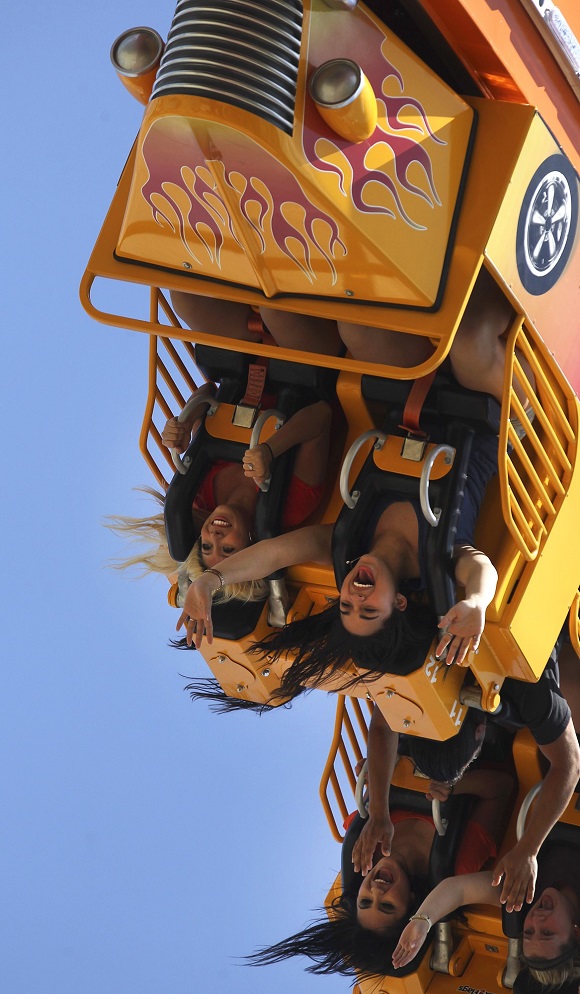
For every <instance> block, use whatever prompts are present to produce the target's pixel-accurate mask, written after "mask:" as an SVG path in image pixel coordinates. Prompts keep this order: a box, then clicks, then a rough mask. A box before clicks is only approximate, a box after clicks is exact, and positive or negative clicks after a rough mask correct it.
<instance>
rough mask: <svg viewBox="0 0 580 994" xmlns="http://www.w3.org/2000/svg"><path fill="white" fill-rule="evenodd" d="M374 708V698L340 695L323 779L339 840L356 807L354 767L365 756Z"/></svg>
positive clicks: (330, 818)
mask: <svg viewBox="0 0 580 994" xmlns="http://www.w3.org/2000/svg"><path fill="white" fill-rule="evenodd" d="M372 709H373V704H372V702H371V701H368V700H366V701H365V700H364V699H363V700H360V699H359V698H358V697H346V696H345V695H344V694H339V695H338V697H337V702H336V718H335V722H334V733H333V736H332V741H331V744H330V750H329V753H328V758H327V760H326V764H325V767H324V770H323V773H322V777H321V780H320V800H321V801H322V807H323V808H324V812H325V814H326V817H327V820H328V824H329V826H330V831H331V832H332V835H333V837H334V838H335V839H336V841H337V842H342V840H343V839H344V834H345V833H344V829H343V822H344V820H345V818H346V817H347V816H348V815H349V814H351V813H352V812H353V811H354V810H355V808H356V800H355V790H356V779H357V778H356V773H355V767H356V765H357V763H360V762H361V761H362V760H363V759H364V758H365V757H366V752H367V742H368V719H369V717H370V715H371V713H372Z"/></svg>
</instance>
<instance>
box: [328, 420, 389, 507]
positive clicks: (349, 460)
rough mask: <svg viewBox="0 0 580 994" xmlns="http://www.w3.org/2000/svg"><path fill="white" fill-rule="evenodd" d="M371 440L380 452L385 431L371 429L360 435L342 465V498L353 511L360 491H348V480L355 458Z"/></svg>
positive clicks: (383, 442)
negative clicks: (370, 439) (372, 439)
mask: <svg viewBox="0 0 580 994" xmlns="http://www.w3.org/2000/svg"><path fill="white" fill-rule="evenodd" d="M369 438H375V439H376V442H375V444H374V448H375V449H377V450H379V449H382V447H383V445H384V444H385V441H386V439H387V436H386V435H385V433H384V431H377V429H376V428H369V430H368V431H363V433H362V435H359V437H358V438H357V439H355V441H354V442H353V443H352V445H351V447H350V449H349V450H348V452H347V454H346V456H345V457H344V462H343V464H342V469H341V471H340V496H341V497H342V499H343V501H344V503H345V504H346V506H347V507H350V509H351V511H352V509H353V507H354V506H355V504H356V502H357V500H358V499H359V497H360V494H359V492H358V490H353V492H352V494H351V493H350V492H349V489H348V478H349V476H350V471H351V468H352V464H353V462H354V458H355V456H356V454H357V452H358V450H359V449H360V448H361V446H362V445H364V443H365V442H368V440H369Z"/></svg>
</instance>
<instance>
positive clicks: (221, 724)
mask: <svg viewBox="0 0 580 994" xmlns="http://www.w3.org/2000/svg"><path fill="white" fill-rule="evenodd" d="M172 13H173V9H172V2H171V0H168V2H167V4H166V5H164V4H160V3H156V4H154V3H152V2H151V0H143V2H141V3H136V2H129V0H124V2H122V3H118V2H116V3H113V2H111V0H102V2H100V3H98V4H78V3H74V4H73V3H65V2H62V0H61V2H58V0H57V2H55V3H53V4H51V5H46V4H41V3H39V2H38V0H34V2H33V3H31V4H28V5H19V4H11V5H10V6H9V8H8V10H7V11H6V12H5V19H4V23H5V33H4V80H5V88H6V86H7V88H8V94H6V89H5V94H4V107H5V115H4V116H5V119H6V117H7V122H6V123H5V125H4V142H3V153H2V156H1V158H0V169H1V174H2V191H3V224H2V228H3V231H4V238H3V260H2V267H1V274H2V297H3V302H4V309H5V321H4V335H3V352H4V354H3V362H2V364H1V367H0V369H1V371H0V376H1V379H2V391H1V403H2V413H3V419H2V423H3V426H4V439H5V442H4V449H5V455H4V466H5V476H4V485H3V487H2V510H3V520H4V542H3V547H4V549H5V553H4V555H3V560H4V585H3V596H2V601H1V603H2V630H3V633H4V639H3V642H4V647H5V651H4V652H3V687H2V691H3V692H2V695H1V703H0V709H1V711H2V715H1V722H0V729H1V730H0V748H1V751H2V756H3V762H2V764H1V770H0V778H1V787H0V790H1V796H2V807H3V816H2V832H1V838H2V843H1V850H2V879H3V884H2V901H1V902H0V913H1V916H2V921H1V935H2V947H3V951H2V959H1V966H0V976H1V977H2V989H3V990H4V991H6V992H8V994H73V992H74V994H80V992H82V994H97V992H98V994H102V992H103V991H107V994H121V992H123V994H126V992H128V991H131V992H132V991H135V992H139V994H161V992H163V994H193V992H197V991H200V990H204V989H206V985H207V988H208V989H216V988H219V990H220V991H231V992H235V994H238V992H239V994H245V992H248V994H249V992H252V994H261V992H266V991H268V992H271V990H272V988H275V989H276V991H277V994H296V992H298V991H300V992H301V994H302V992H304V994H307V992H308V991H310V990H312V991H319V992H321V994H322V992H323V991H333V992H334V991H347V990H348V988H349V982H348V980H346V979H344V978H340V977H331V978H316V977H311V976H309V975H307V974H305V973H304V972H303V966H304V965H306V964H305V963H301V962H298V961H296V962H294V963H291V964H287V965H284V966H278V967H270V968H268V969H263V970H252V971H250V970H248V969H246V968H243V967H240V966H237V965H236V960H235V957H236V956H239V955H242V954H244V953H247V952H250V951H252V949H253V948H255V947H256V946H257V945H259V944H261V943H268V942H273V941H276V940H277V939H279V938H282V937H284V936H286V935H288V934H289V933H290V932H292V931H294V930H296V929H298V928H300V927H301V926H302V925H303V924H304V923H305V922H306V921H307V920H308V919H309V918H310V917H311V910H312V909H314V908H316V907H318V906H320V905H321V904H322V902H323V899H324V896H325V894H326V891H327V889H328V886H329V885H330V883H331V881H332V879H333V877H334V874H335V872H336V870H337V869H338V866H339V855H340V854H339V847H338V846H337V844H336V843H335V842H334V841H333V840H332V838H331V835H330V832H329V829H328V827H327V825H326V821H325V818H324V815H323V813H322V809H321V807H320V802H319V800H318V781H319V778H320V772H321V770H322V767H323V763H324V759H325V756H326V751H327V747H328V743H329V740H330V735H331V731H332V725H333V712H334V702H333V701H332V700H331V699H330V698H328V699H327V698H326V697H325V696H324V695H322V694H318V695H311V696H310V698H309V699H307V700H305V701H304V702H302V703H299V704H297V705H296V706H295V708H294V709H293V710H292V711H290V712H282V713H277V714H273V715H270V716H266V717H264V718H262V719H257V718H255V717H254V716H253V715H243V714H242V715H235V716H230V717H227V716H226V717H224V718H219V717H216V716H214V715H211V714H210V713H209V712H207V710H206V709H205V707H204V706H200V705H193V704H192V703H191V702H190V701H189V698H188V696H187V694H185V693H184V692H183V690H182V687H183V684H184V682H185V681H184V680H183V679H181V678H180V676H179V671H180V670H181V672H185V673H187V674H188V675H193V674H201V673H203V672H205V670H204V664H203V661H202V660H201V657H196V656H195V655H194V654H191V655H188V656H186V655H185V654H180V655H177V653H174V652H172V651H171V650H170V649H168V648H167V647H166V642H167V639H168V637H170V636H171V633H172V627H173V625H174V624H175V618H176V614H175V612H173V611H172V610H171V609H170V608H168V607H167V606H166V603H165V582H164V581H163V580H159V581H158V582H155V581H143V580H141V581H133V582H131V581H129V580H128V579H127V577H125V576H123V575H119V574H117V573H115V572H113V571H110V570H107V569H106V568H105V566H104V564H105V562H106V560H107V559H108V558H110V557H111V556H113V555H115V554H116V553H117V552H118V551H119V548H120V545H119V542H118V540H117V539H116V538H115V537H114V536H112V535H110V534H109V533H108V532H107V531H106V530H105V529H103V528H102V527H101V524H100V521H101V518H102V517H103V516H104V515H105V514H107V513H125V514H136V515H139V514H140V513H143V512H144V510H145V504H144V503H143V497H142V496H140V495H137V494H135V493H133V492H132V490H131V488H132V487H133V486H135V485H138V484H140V483H150V482H152V481H151V480H150V479H149V477H148V471H147V468H146V466H145V464H144V462H143V461H142V459H141V456H140V454H139V451H138V433H139V427H140V423H141V418H142V413H143V407H144V403H145V396H146V368H147V340H146V338H145V337H144V336H141V335H138V334H135V333H130V332H127V331H123V330H117V329H112V328H108V327H105V326H103V325H99V324H96V323H95V322H93V321H91V320H90V319H89V318H88V317H87V316H86V315H85V313H84V312H83V310H82V308H81V307H80V304H79V302H78V285H79V282H80V279H81V276H82V273H83V270H84V267H85V265H86V262H87V260H88V257H89V254H90V251H91V248H92V245H93V243H94V240H95V238H96V236H97V233H98V230H99V227H100V225H101V223H102V220H103V218H104V216H105V212H106V210H107V207H108V205H109V202H110V200H111V197H112V195H113V191H114V187H115V183H116V181H117V178H118V175H119V173H120V170H121V168H122V166H123V163H124V161H125V158H126V155H127V153H128V151H129V148H130V145H131V143H132V141H133V138H134V135H135V133H136V132H137V130H138V127H139V123H140V119H141V114H142V110H141V108H140V106H139V104H137V103H136V101H134V100H132V99H131V97H130V96H129V95H128V94H127V93H126V92H125V90H124V89H123V87H122V85H121V83H120V82H119V81H118V80H117V78H116V76H115V74H114V72H113V70H112V67H111V66H110V64H109V48H110V46H111V43H112V42H113V40H114V39H115V37H116V36H117V35H118V34H119V33H120V32H121V31H123V30H125V29H126V28H128V27H130V26H132V25H133V24H150V25H151V26H152V27H155V28H157V29H158V30H159V31H160V33H161V34H163V35H164V36H165V35H166V33H167V29H168V25H169V23H170V20H171V16H172ZM6 312H7V313H6Z"/></svg>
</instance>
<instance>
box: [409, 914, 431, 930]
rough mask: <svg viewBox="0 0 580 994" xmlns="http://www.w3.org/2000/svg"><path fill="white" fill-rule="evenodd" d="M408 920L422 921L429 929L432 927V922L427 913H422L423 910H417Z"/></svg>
mask: <svg viewBox="0 0 580 994" xmlns="http://www.w3.org/2000/svg"><path fill="white" fill-rule="evenodd" d="M409 921H410V922H416V921H424V922H427V924H428V926H429V928H430V929H431V928H433V922H432V921H431V919H430V918H429V915H425V914H423V912H418V913H417V914H416V915H411V917H410V918H409Z"/></svg>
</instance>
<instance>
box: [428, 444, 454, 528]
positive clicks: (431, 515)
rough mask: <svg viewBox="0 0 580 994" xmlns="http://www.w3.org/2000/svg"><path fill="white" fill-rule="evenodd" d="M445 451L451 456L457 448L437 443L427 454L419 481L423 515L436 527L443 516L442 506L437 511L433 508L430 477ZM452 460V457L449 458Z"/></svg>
mask: <svg viewBox="0 0 580 994" xmlns="http://www.w3.org/2000/svg"><path fill="white" fill-rule="evenodd" d="M441 452H444V453H445V454H446V455H447V456H450V457H451V458H452V457H453V456H454V455H455V449H454V448H452V447H451V445H436V446H435V448H434V449H431V452H430V453H429V455H428V456H427V458H426V460H425V462H424V464H423V469H422V470H421V479H420V481H419V498H420V500H421V510H422V512H423V516H424V517H425V518H426V519H427V521H428V523H429V524H430V525H431V527H432V528H436V527H437V525H438V524H439V518H440V517H441V508H440V507H436V508H435V511H432V510H431V505H430V504H429V477H430V475H431V470H432V468H433V463H434V462H435V460H436V458H437V456H438V455H440V454H441ZM449 461H451V459H450V460H449Z"/></svg>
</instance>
